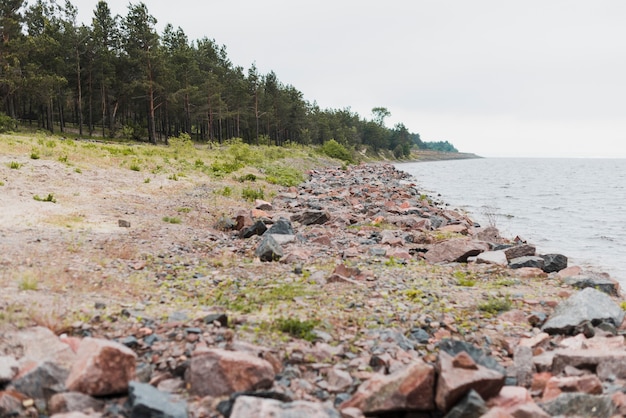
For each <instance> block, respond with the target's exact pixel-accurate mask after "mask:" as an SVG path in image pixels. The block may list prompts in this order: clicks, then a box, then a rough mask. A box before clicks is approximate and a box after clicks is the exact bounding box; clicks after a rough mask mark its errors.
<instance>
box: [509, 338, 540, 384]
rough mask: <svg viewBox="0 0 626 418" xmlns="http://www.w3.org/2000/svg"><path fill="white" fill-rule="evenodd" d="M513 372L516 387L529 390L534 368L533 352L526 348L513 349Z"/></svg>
mask: <svg viewBox="0 0 626 418" xmlns="http://www.w3.org/2000/svg"><path fill="white" fill-rule="evenodd" d="M513 372H514V375H515V379H516V381H517V385H518V386H523V387H525V388H530V385H531V383H532V381H533V374H534V373H535V367H534V364H533V350H532V349H531V348H530V347H526V346H521V345H519V346H517V347H515V352H514V354H513Z"/></svg>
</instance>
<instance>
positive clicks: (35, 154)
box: [30, 149, 41, 160]
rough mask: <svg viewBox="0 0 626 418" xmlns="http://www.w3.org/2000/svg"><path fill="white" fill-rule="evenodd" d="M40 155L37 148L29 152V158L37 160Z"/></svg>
mask: <svg viewBox="0 0 626 418" xmlns="http://www.w3.org/2000/svg"><path fill="white" fill-rule="evenodd" d="M39 158H41V157H40V155H39V150H36V149H33V150H32V151H31V153H30V159H31V160H38V159H39Z"/></svg>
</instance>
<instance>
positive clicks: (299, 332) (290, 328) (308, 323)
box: [274, 317, 319, 341]
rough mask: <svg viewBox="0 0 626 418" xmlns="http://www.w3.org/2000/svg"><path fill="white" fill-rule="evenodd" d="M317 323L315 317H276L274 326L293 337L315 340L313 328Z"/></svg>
mask: <svg viewBox="0 0 626 418" xmlns="http://www.w3.org/2000/svg"><path fill="white" fill-rule="evenodd" d="M318 325H319V321H318V320H315V319H306V320H304V321H301V320H299V319H297V318H283V317H281V318H277V319H276V320H275V321H274V326H275V327H276V329H278V330H279V331H280V332H284V333H286V334H289V335H291V336H292V337H295V338H301V339H303V340H306V341H313V340H315V334H314V333H313V330H314V329H315V327H316V326H318Z"/></svg>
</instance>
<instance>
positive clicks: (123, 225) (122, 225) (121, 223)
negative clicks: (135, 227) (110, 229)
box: [117, 219, 130, 228]
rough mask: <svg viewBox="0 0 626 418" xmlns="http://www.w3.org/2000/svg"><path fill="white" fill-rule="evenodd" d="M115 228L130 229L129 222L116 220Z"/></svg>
mask: <svg viewBox="0 0 626 418" xmlns="http://www.w3.org/2000/svg"><path fill="white" fill-rule="evenodd" d="M117 226H119V227H120V228H130V222H129V221H126V220H124V219H118V220H117Z"/></svg>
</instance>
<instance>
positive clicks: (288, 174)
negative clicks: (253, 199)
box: [265, 165, 304, 187]
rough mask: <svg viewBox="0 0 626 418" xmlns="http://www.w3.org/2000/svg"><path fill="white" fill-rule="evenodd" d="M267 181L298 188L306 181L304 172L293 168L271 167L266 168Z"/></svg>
mask: <svg viewBox="0 0 626 418" xmlns="http://www.w3.org/2000/svg"><path fill="white" fill-rule="evenodd" d="M265 180H266V181H267V182H268V183H272V184H279V185H281V186H286V187H291V186H297V185H298V184H300V183H302V182H303V181H304V175H303V174H302V171H300V170H299V169H297V168H293V167H285V166H278V165H271V166H268V167H266V168H265Z"/></svg>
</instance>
